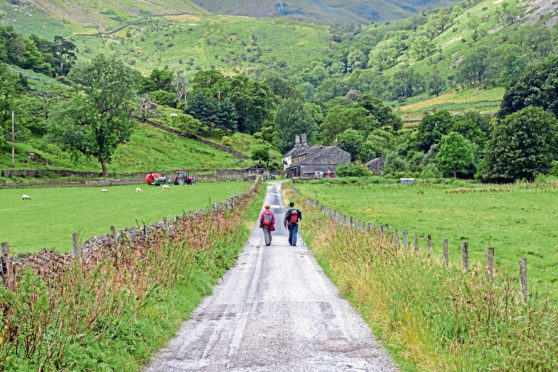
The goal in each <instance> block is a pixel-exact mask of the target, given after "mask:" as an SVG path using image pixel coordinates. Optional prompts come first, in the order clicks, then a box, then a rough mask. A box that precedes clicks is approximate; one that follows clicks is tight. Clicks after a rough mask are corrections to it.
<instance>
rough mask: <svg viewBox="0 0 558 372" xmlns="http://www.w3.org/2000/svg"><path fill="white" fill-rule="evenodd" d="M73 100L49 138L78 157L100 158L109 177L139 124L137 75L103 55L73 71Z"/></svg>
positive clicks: (59, 113)
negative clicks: (112, 163) (113, 163)
mask: <svg viewBox="0 0 558 372" xmlns="http://www.w3.org/2000/svg"><path fill="white" fill-rule="evenodd" d="M70 79H71V80H72V81H74V82H75V83H76V91H75V93H74V95H73V97H72V98H71V99H70V100H69V101H67V102H63V103H62V104H61V105H60V107H59V110H58V111H57V113H56V114H55V116H54V118H53V119H52V120H51V122H50V127H49V138H50V139H51V140H53V141H56V142H58V143H60V144H61V145H62V146H63V147H64V148H65V149H67V150H70V151H72V152H74V153H76V154H78V153H81V154H84V155H86V156H88V157H89V156H92V157H94V158H96V159H97V160H98V161H99V163H100V164H101V167H102V170H103V175H104V176H107V174H108V171H107V163H109V162H110V161H111V157H112V155H113V153H114V151H115V150H116V148H117V147H118V146H119V145H120V144H121V143H124V142H126V141H128V140H129V138H130V135H131V134H132V131H133V129H134V126H135V123H134V121H133V120H132V119H131V115H132V112H133V110H134V99H135V98H136V96H135V92H136V91H135V88H136V82H137V75H136V73H135V72H134V71H132V69H130V68H129V67H128V66H126V65H125V64H124V63H123V62H122V61H120V60H118V59H114V58H112V57H111V58H109V57H106V56H104V55H102V54H101V55H99V56H97V57H95V58H93V60H92V61H91V62H89V63H83V64H81V65H79V66H77V67H76V68H74V69H73V70H72V72H71V73H70Z"/></svg>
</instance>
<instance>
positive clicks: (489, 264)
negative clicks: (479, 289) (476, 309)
mask: <svg viewBox="0 0 558 372" xmlns="http://www.w3.org/2000/svg"><path fill="white" fill-rule="evenodd" d="M526 187H527V186H526ZM291 188H292V190H293V191H294V192H295V193H297V194H298V195H300V196H304V197H306V196H305V195H303V194H302V193H301V192H300V191H298V190H297V189H296V188H295V187H294V185H293V184H291ZM306 201H307V202H308V203H310V204H311V205H312V206H313V207H315V208H318V209H320V210H321V212H322V213H323V214H325V215H326V216H328V217H329V218H332V219H334V220H336V221H337V222H339V223H341V224H343V225H346V226H350V227H352V228H355V229H357V230H360V231H367V232H370V233H375V234H381V235H382V236H384V237H385V238H387V239H390V240H392V241H393V243H394V244H397V245H401V246H406V247H409V248H410V249H414V250H415V251H419V250H426V251H427V254H428V256H429V257H441V258H442V259H443V261H444V262H445V264H446V265H449V264H450V260H452V261H453V260H455V256H456V254H457V253H460V254H461V262H460V263H459V264H460V265H461V266H462V267H463V269H464V270H466V271H469V270H470V265H473V264H481V265H483V266H484V268H485V270H486V272H487V274H488V275H489V276H490V277H491V278H490V279H491V280H496V276H497V272H502V273H506V274H507V275H511V276H512V277H514V276H515V277H516V278H517V281H514V282H516V283H517V285H518V288H519V289H520V291H521V293H522V295H523V298H524V300H527V298H528V297H529V296H534V297H536V298H545V299H548V300H549V301H551V302H553V303H554V304H556V305H558V285H554V284H552V283H546V282H542V281H540V280H537V279H532V278H529V276H528V273H529V272H531V271H536V272H539V273H544V274H545V275H548V274H550V275H553V276H554V277H555V278H556V280H558V272H555V271H552V270H546V269H540V268H537V267H534V266H529V265H528V264H527V262H528V260H527V258H526V257H521V258H519V259H518V260H517V261H515V262H514V261H512V260H508V259H506V258H502V257H498V256H497V255H496V254H495V250H494V247H486V252H485V253H482V252H479V251H477V250H471V249H470V247H469V243H468V242H467V241H462V242H461V244H460V250H459V252H452V254H450V244H449V243H450V242H449V241H448V239H442V240H438V239H437V240H433V239H432V235H430V234H427V235H426V239H425V240H424V238H423V239H419V234H418V233H416V232H409V231H408V230H398V229H393V227H390V226H384V225H376V224H375V223H370V222H367V221H362V220H359V219H357V218H354V217H352V216H350V215H346V214H343V213H340V212H338V211H336V210H334V209H331V208H329V207H327V206H325V205H322V204H321V203H320V202H318V201H315V200H313V199H311V198H309V197H306ZM424 241H426V244H424ZM434 243H437V244H434ZM440 243H441V244H440ZM439 244H440V245H441V247H442V251H440V245H439ZM471 256H474V257H475V259H474V260H471Z"/></svg>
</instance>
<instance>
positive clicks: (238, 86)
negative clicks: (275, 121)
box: [228, 75, 275, 133]
mask: <svg viewBox="0 0 558 372" xmlns="http://www.w3.org/2000/svg"><path fill="white" fill-rule="evenodd" d="M228 98H229V99H230V100H231V102H232V104H233V105H234V108H235V112H236V115H237V118H238V130H239V131H241V132H244V133H255V132H258V131H259V130H260V129H261V128H262V124H263V123H264V121H265V120H267V119H272V117H273V116H272V115H273V110H274V109H275V102H274V95H273V93H272V92H271V90H270V89H269V87H268V86H267V85H266V84H264V83H259V82H255V81H251V80H250V79H248V77H246V76H244V75H237V76H235V77H234V78H232V79H231V81H230V92H229V94H228Z"/></svg>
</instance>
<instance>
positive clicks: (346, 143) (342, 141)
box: [337, 129, 364, 160]
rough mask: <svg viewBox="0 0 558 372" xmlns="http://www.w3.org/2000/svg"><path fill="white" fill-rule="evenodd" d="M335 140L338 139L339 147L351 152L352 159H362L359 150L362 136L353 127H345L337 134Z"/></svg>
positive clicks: (361, 145) (361, 147) (361, 146)
mask: <svg viewBox="0 0 558 372" xmlns="http://www.w3.org/2000/svg"><path fill="white" fill-rule="evenodd" d="M337 140H338V141H339V147H340V148H341V149H343V150H345V151H347V152H348V153H349V154H351V159H352V160H357V159H358V160H362V158H361V152H362V149H363V145H364V138H362V135H361V134H360V132H357V131H356V130H354V129H347V130H345V131H344V132H343V133H341V134H339V136H337Z"/></svg>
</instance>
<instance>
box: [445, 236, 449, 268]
mask: <svg viewBox="0 0 558 372" xmlns="http://www.w3.org/2000/svg"><path fill="white" fill-rule="evenodd" d="M444 262H445V264H446V266H448V265H449V252H448V240H447V239H444Z"/></svg>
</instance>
